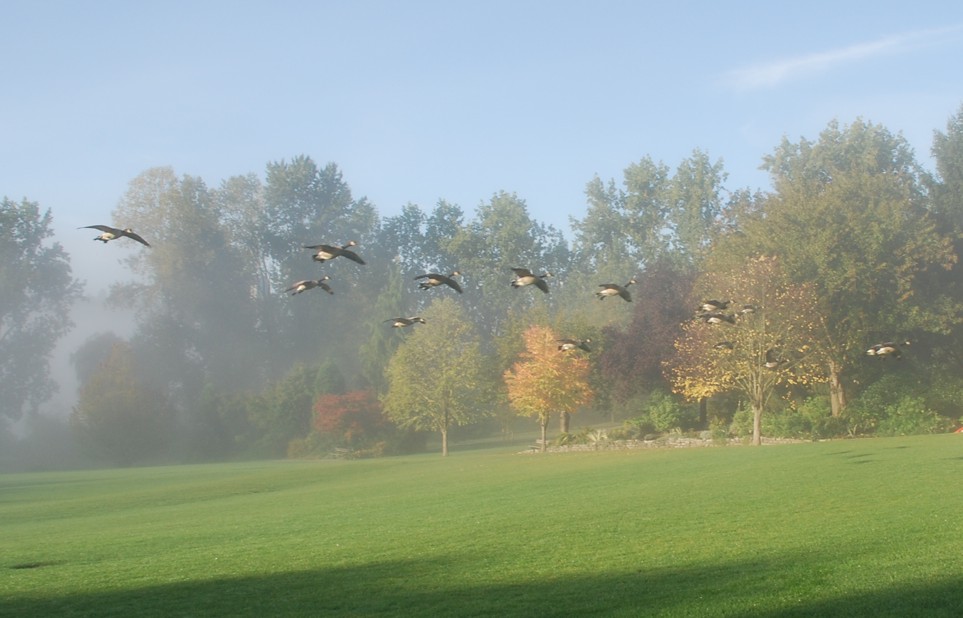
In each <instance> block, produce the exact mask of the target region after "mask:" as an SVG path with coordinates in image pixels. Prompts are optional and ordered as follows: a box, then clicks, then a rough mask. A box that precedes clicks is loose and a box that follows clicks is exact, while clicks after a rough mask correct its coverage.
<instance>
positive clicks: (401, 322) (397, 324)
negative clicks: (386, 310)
mask: <svg viewBox="0 0 963 618" xmlns="http://www.w3.org/2000/svg"><path fill="white" fill-rule="evenodd" d="M385 322H391V327H392V328H404V327H405V326H411V325H412V324H415V323H416V322H417V323H418V324H425V318H420V317H418V316H413V317H410V318H391V319H390V320H385Z"/></svg>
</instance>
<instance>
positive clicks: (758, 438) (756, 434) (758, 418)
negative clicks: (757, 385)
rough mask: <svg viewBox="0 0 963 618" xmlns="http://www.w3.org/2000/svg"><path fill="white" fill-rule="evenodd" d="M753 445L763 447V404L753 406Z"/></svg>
mask: <svg viewBox="0 0 963 618" xmlns="http://www.w3.org/2000/svg"><path fill="white" fill-rule="evenodd" d="M752 444H753V446H760V445H762V404H759V403H753V404H752Z"/></svg>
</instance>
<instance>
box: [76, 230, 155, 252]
mask: <svg viewBox="0 0 963 618" xmlns="http://www.w3.org/2000/svg"><path fill="white" fill-rule="evenodd" d="M77 229H78V230H86V229H91V230H100V232H101V234H100V236H94V240H99V241H100V242H102V243H104V244H107V243H108V242H110V241H112V240H117V239H118V238H122V237H124V236H126V237H127V238H130V239H132V240H136V241H137V242H139V243H140V244H142V245H144V246H145V247H149V246H150V243H148V242H147V241H146V240H144V239H143V238H141V237H140V235H139V234H136V233H135V232H134V230H132V229H130V228H126V229H123V230H122V229H120V228H117V227H110V226H109V225H85V226H83V227H78V228H77Z"/></svg>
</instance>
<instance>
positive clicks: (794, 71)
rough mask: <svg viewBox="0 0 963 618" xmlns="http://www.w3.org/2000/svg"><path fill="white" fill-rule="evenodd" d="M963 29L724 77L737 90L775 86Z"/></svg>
mask: <svg viewBox="0 0 963 618" xmlns="http://www.w3.org/2000/svg"><path fill="white" fill-rule="evenodd" d="M961 30H963V26H961V25H955V26H948V27H945V28H934V29H930V30H916V31H913V32H906V33H903V34H896V35H891V36H886V37H883V38H881V39H877V40H875V41H870V42H868V43H857V44H855V45H850V46H848V47H842V48H839V49H833V50H830V51H825V52H816V53H811V54H803V55H800V56H795V57H792V58H783V59H780V60H775V61H772V62H765V63H761V64H757V65H752V66H748V67H744V68H741V69H734V70H732V71H729V72H727V73H726V74H725V75H724V76H723V80H724V82H725V83H726V84H727V85H728V86H729V87H731V88H733V89H736V90H756V89H760V88H772V87H774V86H778V85H779V84H781V83H784V82H787V81H789V80H792V79H794V78H797V77H800V76H803V75H812V74H816V73H824V72H826V71H830V70H832V69H835V68H836V67H839V66H841V65H844V64H847V63H853V62H857V61H860V60H866V59H868V58H874V57H878V56H883V55H893V54H901V53H906V52H909V51H912V50H915V49H918V48H920V47H923V46H926V45H932V44H935V43H940V42H943V41H945V40H947V39H949V38H956V37H953V36H951V35H957V34H959V33H960V32H961Z"/></svg>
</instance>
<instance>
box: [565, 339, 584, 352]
mask: <svg viewBox="0 0 963 618" xmlns="http://www.w3.org/2000/svg"><path fill="white" fill-rule="evenodd" d="M557 341H558V350H559V352H570V351H572V350H574V349H576V348H578V349H580V350H585V351H586V352H591V351H592V348H590V347H588V344H590V343H592V340H591V339H558V340H557Z"/></svg>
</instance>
